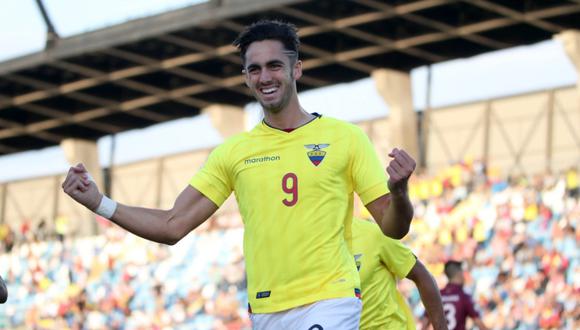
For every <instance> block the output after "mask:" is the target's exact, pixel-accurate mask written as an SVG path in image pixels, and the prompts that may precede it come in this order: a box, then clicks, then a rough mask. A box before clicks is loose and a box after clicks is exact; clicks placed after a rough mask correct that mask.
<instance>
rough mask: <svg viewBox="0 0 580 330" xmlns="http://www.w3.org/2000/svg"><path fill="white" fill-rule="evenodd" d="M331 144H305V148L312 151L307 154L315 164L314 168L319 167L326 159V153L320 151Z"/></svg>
mask: <svg viewBox="0 0 580 330" xmlns="http://www.w3.org/2000/svg"><path fill="white" fill-rule="evenodd" d="M329 145H330V144H328V143H320V144H305V145H304V146H305V147H306V149H311V151H309V152H307V153H306V154H307V155H308V159H310V161H311V162H312V164H314V166H318V164H320V163H321V162H322V160H323V159H324V156H325V155H326V151H323V150H320V149H322V148H326V147H328V146H329Z"/></svg>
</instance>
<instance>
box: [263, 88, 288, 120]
mask: <svg viewBox="0 0 580 330" xmlns="http://www.w3.org/2000/svg"><path fill="white" fill-rule="evenodd" d="M286 87H289V88H288V89H287V90H286V91H285V92H284V94H283V95H282V98H281V99H280V100H279V101H278V102H275V103H264V102H263V101H262V100H261V99H259V98H258V97H256V99H258V102H259V103H260V105H261V106H262V109H264V111H265V112H266V111H267V112H269V113H271V114H277V113H279V112H280V111H282V109H284V108H285V107H286V106H287V105H288V104H289V103H290V99H291V98H292V94H293V93H294V91H295V89H294V88H293V86H292V85H289V86H286Z"/></svg>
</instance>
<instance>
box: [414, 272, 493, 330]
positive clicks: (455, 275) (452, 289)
mask: <svg viewBox="0 0 580 330" xmlns="http://www.w3.org/2000/svg"><path fill="white" fill-rule="evenodd" d="M445 276H447V280H448V282H447V285H446V286H445V287H444V288H443V289H441V299H442V300H443V310H444V311H445V317H446V318H447V326H448V327H449V330H465V323H466V321H467V318H468V317H469V318H471V319H472V320H473V323H475V325H476V326H477V328H478V329H479V330H487V329H488V328H487V327H486V326H485V324H483V321H482V320H481V317H480V315H479V312H478V311H477V310H476V308H475V304H474V303H473V300H472V299H471V296H470V295H469V294H467V293H465V291H463V283H464V281H465V279H464V277H463V268H462V267H461V262H459V261H455V260H450V261H448V262H446V263H445ZM427 326H428V322H427V323H426V324H425V326H424V328H427Z"/></svg>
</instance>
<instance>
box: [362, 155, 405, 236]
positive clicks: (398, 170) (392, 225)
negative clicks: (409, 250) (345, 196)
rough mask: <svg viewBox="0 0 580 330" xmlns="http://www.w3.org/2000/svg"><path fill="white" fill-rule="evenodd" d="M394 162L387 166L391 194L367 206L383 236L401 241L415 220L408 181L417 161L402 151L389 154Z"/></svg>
mask: <svg viewBox="0 0 580 330" xmlns="http://www.w3.org/2000/svg"><path fill="white" fill-rule="evenodd" d="M389 157H391V158H392V160H391V161H390V163H389V166H387V173H388V174H389V181H388V184H389V190H390V193H389V194H387V195H384V196H381V197H379V198H377V199H375V200H374V201H372V202H370V203H368V204H367V205H366V207H367V209H368V210H369V212H370V213H371V214H372V216H373V218H374V219H375V221H376V222H377V223H378V224H379V227H381V230H382V232H383V234H385V235H387V236H389V237H391V238H395V239H401V238H403V237H404V236H405V235H407V233H408V232H409V227H410V226H411V220H412V219H413V204H411V200H410V199H409V192H408V181H409V177H410V176H411V174H413V171H414V170H415V167H416V163H415V160H414V159H413V158H412V157H411V156H409V155H408V154H407V153H406V152H405V151H404V150H402V149H397V148H395V149H393V150H392V151H391V152H390V153H389Z"/></svg>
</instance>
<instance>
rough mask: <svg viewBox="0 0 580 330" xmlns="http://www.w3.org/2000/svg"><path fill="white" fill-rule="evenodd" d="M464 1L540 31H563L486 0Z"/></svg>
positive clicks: (550, 24) (551, 24)
mask: <svg viewBox="0 0 580 330" xmlns="http://www.w3.org/2000/svg"><path fill="white" fill-rule="evenodd" d="M464 1H465V2H467V3H469V4H472V5H474V6H478V7H480V8H483V9H485V10H489V11H492V12H494V13H497V14H500V15H503V16H506V17H508V18H510V19H512V20H514V21H516V22H518V23H527V24H530V25H533V26H535V27H537V28H540V29H542V30H546V31H548V32H551V33H558V32H562V31H564V30H565V28H564V27H561V26H559V25H557V24H554V23H550V22H546V21H543V20H541V19H539V18H533V17H530V16H528V15H527V14H522V13H520V12H518V11H516V10H513V9H511V8H508V7H505V6H502V5H500V4H497V3H491V2H489V1H486V0H464Z"/></svg>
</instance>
